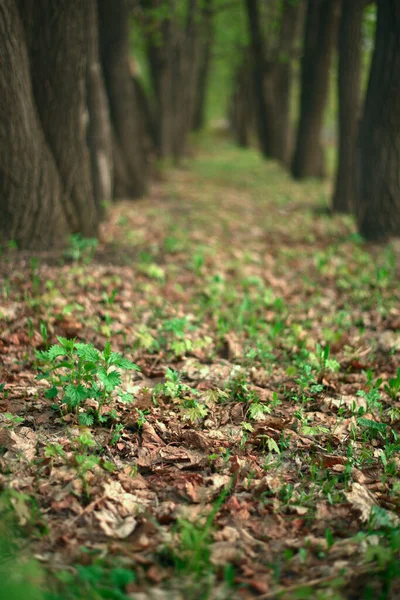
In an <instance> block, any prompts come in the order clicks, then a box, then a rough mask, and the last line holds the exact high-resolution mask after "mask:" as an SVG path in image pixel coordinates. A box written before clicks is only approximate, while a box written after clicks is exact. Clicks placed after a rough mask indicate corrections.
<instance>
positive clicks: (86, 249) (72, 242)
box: [65, 233, 99, 265]
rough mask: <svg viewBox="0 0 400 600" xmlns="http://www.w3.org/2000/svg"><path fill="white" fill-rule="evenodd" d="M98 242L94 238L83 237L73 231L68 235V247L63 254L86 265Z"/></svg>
mask: <svg viewBox="0 0 400 600" xmlns="http://www.w3.org/2000/svg"><path fill="white" fill-rule="evenodd" d="M98 243H99V242H98V240H96V239H95V238H85V237H83V236H82V235H81V234H80V233H73V234H72V235H70V236H69V248H68V249H67V250H66V251H65V256H66V257H67V258H69V259H70V260H72V261H74V262H77V263H83V264H86V265H88V264H89V263H90V262H91V260H92V258H93V256H94V253H95V252H96V248H97V246H98Z"/></svg>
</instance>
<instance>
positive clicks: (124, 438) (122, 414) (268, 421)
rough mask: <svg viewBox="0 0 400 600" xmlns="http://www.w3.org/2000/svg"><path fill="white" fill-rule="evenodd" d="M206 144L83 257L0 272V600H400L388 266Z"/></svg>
mask: <svg viewBox="0 0 400 600" xmlns="http://www.w3.org/2000/svg"><path fill="white" fill-rule="evenodd" d="M196 148H197V150H196V153H195V154H194V155H193V156H192V157H191V158H190V159H188V161H187V163H186V164H185V165H184V166H183V167H182V168H180V169H172V170H170V171H167V172H166V173H165V174H162V175H161V176H160V178H159V180H158V181H157V182H156V183H155V184H153V186H152V189H151V192H150V193H149V195H148V197H147V198H145V199H143V200H140V201H138V202H123V203H119V204H117V205H115V206H113V207H112V208H111V210H110V216H109V219H108V221H107V223H106V224H105V226H104V228H103V233H102V241H101V242H100V243H99V244H98V246H97V247H96V244H95V243H94V242H93V241H90V240H82V239H79V238H76V237H75V238H74V239H72V240H71V246H70V248H69V250H68V252H67V253H64V254H63V255H55V254H51V255H35V256H28V255H22V254H18V253H17V252H16V251H15V250H14V249H13V248H12V247H10V248H8V249H7V251H6V252H4V253H3V256H2V259H1V265H0V273H1V283H0V327H1V328H0V384H1V385H0V389H1V391H0V411H1V412H0V485H1V489H2V493H1V496H0V510H1V521H0V553H1V560H0V575H1V576H2V585H1V588H0V598H1V600H3V599H4V600H11V599H12V600H18V598H23V599H24V600H43V599H46V600H61V599H62V600H78V599H79V600H98V599H99V600H100V599H110V600H126V599H128V598H130V599H134V600H167V599H172V600H180V599H183V598H185V599H186V600H197V599H199V600H206V599H207V600H217V599H219V600H224V599H228V598H229V599H242V600H247V599H250V598H259V599H264V600H266V599H267V598H268V599H272V598H282V599H295V598H296V599H298V598H318V599H320V600H322V599H326V600H328V599H335V600H337V599H341V598H354V599H359V598H365V599H368V598H371V599H372V598H373V599H378V598H381V599H384V598H393V599H394V598H399V597H400V578H399V573H400V527H399V515H400V483H399V478H398V474H399V465H400V439H399V436H400V431H399V424H400V401H399V391H400V370H399V369H398V368H399V356H400V289H399V278H398V275H399V273H398V271H397V273H396V252H397V250H396V248H395V247H394V246H393V245H387V246H368V245H366V244H365V243H363V241H362V240H361V239H359V237H358V236H357V234H356V233H355V227H354V223H353V222H352V220H351V219H350V218H347V217H331V216H330V215H329V214H328V212H327V210H326V205H327V200H328V199H329V192H330V190H329V184H321V183H317V182H309V183H305V184H301V185H300V184H298V183H294V182H293V181H291V180H290V179H289V177H288V176H287V175H286V174H285V173H284V172H283V171H282V170H281V168H280V167H279V166H277V165H276V164H274V163H267V162H263V161H262V159H261V158H259V156H258V155H257V154H256V152H253V151H248V150H240V149H237V148H235V147H234V146H233V145H232V144H230V143H228V142H227V141H226V140H224V139H223V138H222V137H214V138H212V139H211V138H209V137H204V138H202V139H200V140H199V141H198V144H197V146H196ZM398 264H399V261H397V268H398ZM57 338H58V339H57ZM74 340H75V341H74ZM135 365H136V366H135ZM138 369H139V370H138Z"/></svg>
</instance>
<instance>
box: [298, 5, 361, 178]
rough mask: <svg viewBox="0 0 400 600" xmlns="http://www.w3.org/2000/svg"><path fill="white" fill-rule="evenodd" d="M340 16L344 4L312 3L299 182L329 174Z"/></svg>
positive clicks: (304, 60)
mask: <svg viewBox="0 0 400 600" xmlns="http://www.w3.org/2000/svg"><path fill="white" fill-rule="evenodd" d="M352 1H353V0H351V2H352ZM339 12H340V0H309V3H308V9H307V19H306V28H305V37H304V50H303V57H302V62H301V94H300V118H299V124H298V131H297V141H296V149H295V153H294V158H293V163H292V175H293V177H295V178H296V179H303V178H306V177H323V176H324V174H325V164H324V163H325V161H324V151H323V146H322V140H321V136H322V128H323V118H324V112H325V106H326V101H327V98H328V89H329V76H330V64H331V57H332V53H333V48H334V44H335V37H336V32H337V25H338V21H339Z"/></svg>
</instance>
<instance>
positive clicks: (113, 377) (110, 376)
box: [36, 337, 139, 426]
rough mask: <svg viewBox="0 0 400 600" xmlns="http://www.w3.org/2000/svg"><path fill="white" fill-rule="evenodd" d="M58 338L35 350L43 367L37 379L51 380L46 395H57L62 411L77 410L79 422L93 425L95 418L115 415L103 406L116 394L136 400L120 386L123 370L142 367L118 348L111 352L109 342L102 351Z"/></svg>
mask: <svg viewBox="0 0 400 600" xmlns="http://www.w3.org/2000/svg"><path fill="white" fill-rule="evenodd" d="M57 339H58V341H59V345H55V346H51V347H50V348H49V349H48V350H45V351H41V352H36V356H37V359H38V362H39V363H40V365H41V371H42V372H41V373H40V374H39V375H38V376H37V379H40V380H42V379H45V380H47V381H48V382H49V383H50V384H51V387H50V388H49V389H48V390H47V391H46V393H45V396H46V398H48V399H58V400H59V402H60V404H61V410H62V412H63V413H67V412H69V413H75V414H78V418H79V422H80V423H81V424H82V425H87V426H90V425H92V424H93V423H94V421H95V420H96V421H97V422H99V423H101V422H104V421H106V420H107V418H108V417H109V416H112V413H108V415H104V414H103V411H102V409H103V407H104V406H108V405H110V403H111V401H112V399H113V398H118V399H119V400H120V401H121V402H132V401H133V397H132V395H131V394H127V393H124V392H123V391H122V389H121V373H122V372H123V371H128V370H136V371H137V370H139V367H138V366H137V365H135V364H134V363H132V362H131V361H130V360H128V359H127V358H125V357H123V356H122V355H121V354H120V353H119V352H112V350H111V344H110V343H109V342H107V343H106V345H105V348H104V350H103V351H102V352H101V351H100V350H97V349H96V348H95V347H94V346H93V345H92V344H84V343H81V342H77V341H75V340H68V339H66V338H63V337H58V338H57ZM89 400H91V401H94V404H95V405H96V408H95V409H93V408H92V407H89V406H88V401H89Z"/></svg>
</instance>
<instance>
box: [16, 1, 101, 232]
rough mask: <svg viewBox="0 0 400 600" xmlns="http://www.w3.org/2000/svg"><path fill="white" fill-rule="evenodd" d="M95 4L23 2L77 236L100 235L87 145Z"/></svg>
mask: <svg viewBox="0 0 400 600" xmlns="http://www.w3.org/2000/svg"><path fill="white" fill-rule="evenodd" d="M91 2H92V0H89V1H88V2H83V3H82V2H81V1H80V0H71V1H70V2H63V0H41V1H40V2H33V3H32V2H30V1H29V0H19V5H20V15H21V19H22V21H23V25H24V28H25V33H26V40H27V44H28V52H29V63H30V72H31V80H32V87H33V94H34V99H35V104H36V108H37V111H38V114H39V118H40V121H41V125H42V128H43V131H44V135H45V138H46V141H47V144H48V145H49V147H50V150H51V152H52V154H53V156H54V159H55V162H56V164H57V168H58V171H59V174H60V178H61V184H62V188H63V191H64V200H63V208H64V211H65V214H66V217H67V221H68V224H69V227H70V229H71V231H79V232H81V233H82V234H83V235H85V236H93V235H96V233H97V224H98V215H97V210H96V205H95V201H94V196H93V190H92V178H91V170H90V155H89V151H88V147H87V142H86V135H87V119H86V120H85V119H84V115H85V114H87V98H86V74H87V62H88V24H89V20H90V18H91V17H93V14H92V15H91V14H90V11H89V8H90V5H91Z"/></svg>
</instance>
